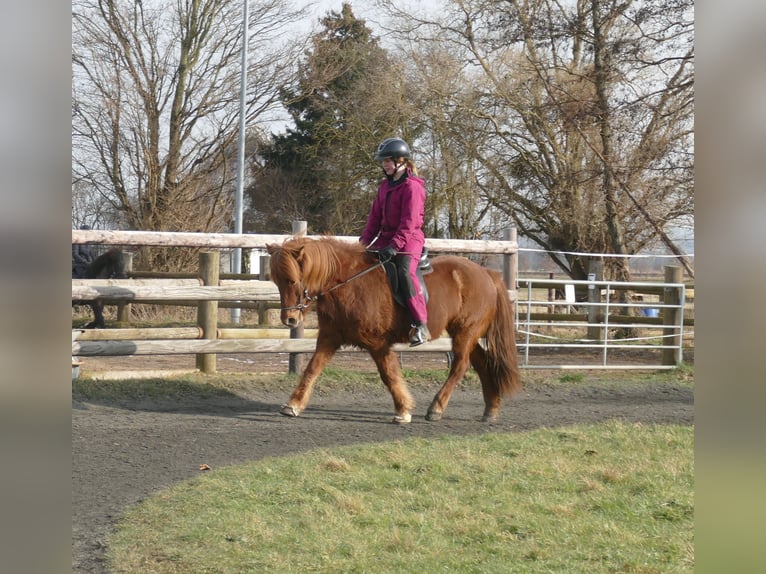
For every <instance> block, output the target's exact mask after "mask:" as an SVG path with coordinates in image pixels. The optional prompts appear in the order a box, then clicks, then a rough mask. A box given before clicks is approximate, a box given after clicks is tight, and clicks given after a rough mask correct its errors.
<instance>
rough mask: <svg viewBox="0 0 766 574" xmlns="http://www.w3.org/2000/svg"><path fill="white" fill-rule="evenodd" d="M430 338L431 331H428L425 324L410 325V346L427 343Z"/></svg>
mask: <svg viewBox="0 0 766 574" xmlns="http://www.w3.org/2000/svg"><path fill="white" fill-rule="evenodd" d="M430 339H431V333H429V332H428V327H427V326H426V325H412V328H411V329H410V347H417V346H418V345H422V344H423V343H427V342H428V341H429V340H430Z"/></svg>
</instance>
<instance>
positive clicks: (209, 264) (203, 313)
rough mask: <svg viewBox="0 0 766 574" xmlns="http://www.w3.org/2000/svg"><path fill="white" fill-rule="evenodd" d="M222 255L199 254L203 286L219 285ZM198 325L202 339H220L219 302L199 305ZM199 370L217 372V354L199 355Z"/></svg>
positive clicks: (204, 302) (212, 252) (205, 252)
mask: <svg viewBox="0 0 766 574" xmlns="http://www.w3.org/2000/svg"><path fill="white" fill-rule="evenodd" d="M219 266H220V253H219V252H218V251H202V252H200V254H199V276H200V279H201V280H202V284H203V285H213V286H217V285H218V275H219ZM197 325H199V326H200V328H202V338H204V339H217V338H218V301H200V302H199V303H197ZM196 362H197V368H198V369H199V370H200V371H202V372H203V373H205V374H208V375H211V374H213V373H215V372H216V355H215V353H197V357H196Z"/></svg>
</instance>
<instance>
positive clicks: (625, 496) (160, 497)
mask: <svg viewBox="0 0 766 574" xmlns="http://www.w3.org/2000/svg"><path fill="white" fill-rule="evenodd" d="M693 514H694V500H693V428H691V427H682V426H672V425H667V426H666V425H659V426H650V425H638V424H625V423H621V422H609V423H604V424H600V425H593V426H590V425H582V426H572V427H566V428H557V429H542V430H536V431H531V432H527V433H513V434H483V435H479V436H474V437H450V436H447V437H442V438H437V439H428V440H426V439H420V438H418V439H408V440H404V441H397V442H391V443H384V444H373V445H358V446H353V447H342V448H337V449H331V450H317V451H312V452H308V453H303V454H300V455H295V456H291V457H286V458H278V459H265V460H261V461H257V462H253V463H250V464H246V465H242V466H237V467H228V468H220V469H213V470H212V471H210V472H207V473H205V474H203V475H201V476H199V477H198V478H196V479H194V480H191V481H189V482H186V483H183V484H180V485H178V486H175V487H173V488H171V489H168V490H166V491H162V492H160V493H158V494H156V495H154V496H152V497H150V498H148V499H147V500H146V501H144V502H143V503H141V504H139V505H137V506H135V507H132V508H130V509H129V510H128V511H127V512H126V514H125V515H124V517H123V519H122V520H121V522H120V523H119V525H118V528H117V530H116V531H115V533H113V535H112V536H111V537H110V538H109V540H108V549H109V550H108V554H109V558H110V561H111V567H112V568H113V571H114V572H116V573H122V572H131V573H133V572H156V573H184V574H189V573H202V572H216V573H219V574H227V573H237V574H240V573H242V572H280V573H283V572H327V573H335V572H359V573H363V572H370V573H378V572H381V573H383V572H476V573H479V572H520V573H522V572H523V573H525V574H526V573H531V574H534V573H538V572H540V573H543V572H546V573H547V572H567V573H587V574H593V573H594V572H635V573H644V574H647V573H672V572H692V571H693V568H694V551H693Z"/></svg>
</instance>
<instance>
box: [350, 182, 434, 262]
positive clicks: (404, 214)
mask: <svg viewBox="0 0 766 574" xmlns="http://www.w3.org/2000/svg"><path fill="white" fill-rule="evenodd" d="M425 204H426V188H425V182H424V181H423V180H422V179H421V178H419V177H418V176H416V175H413V174H412V172H411V171H410V170H407V177H405V178H403V179H401V180H399V181H398V182H395V183H393V184H392V183H390V182H389V181H388V180H387V179H384V180H383V181H382V182H380V186H379V187H378V194H377V196H376V197H375V201H373V203H372V207H371V208H370V214H369V216H368V217H367V225H365V227H364V231H362V235H361V237H360V238H359V241H360V242H361V243H363V244H364V245H370V242H371V241H372V240H373V239H375V236H376V235H377V236H378V238H377V239H375V243H374V244H373V245H371V246H370V247H372V248H374V249H382V248H384V247H388V246H389V245H392V246H393V247H394V248H395V249H396V250H397V251H399V252H404V253H408V254H410V255H412V256H413V257H416V258H419V257H420V252H421V251H422V250H423V245H424V244H425V240H426V238H425V234H424V233H423V218H424V217H425ZM378 234H379V235H378Z"/></svg>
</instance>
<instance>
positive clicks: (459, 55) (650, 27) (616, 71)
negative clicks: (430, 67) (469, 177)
mask: <svg viewBox="0 0 766 574" xmlns="http://www.w3.org/2000/svg"><path fill="white" fill-rule="evenodd" d="M387 5H388V7H389V11H390V12H392V13H396V12H397V10H396V9H395V7H394V6H393V5H392V3H387ZM398 13H399V14H400V15H403V16H405V17H404V18H402V19H398V20H397V21H396V25H395V26H394V27H393V29H394V30H398V31H399V32H400V35H401V37H403V38H405V39H406V41H407V44H406V45H416V44H417V45H420V46H423V45H429V44H432V43H439V44H440V45H442V46H449V49H450V51H451V52H452V53H453V57H454V59H455V60H457V61H462V62H466V65H465V73H466V75H468V76H469V77H470V85H471V86H472V93H473V97H472V98H465V99H464V100H463V103H464V105H465V106H466V107H465V108H464V109H463V112H464V113H463V114H460V115H458V116H457V117H458V118H468V117H469V116H470V120H465V121H463V120H462V119H461V123H460V130H459V131H457V130H456V131H454V133H453V135H454V136H459V135H461V134H463V135H462V138H463V141H464V142H465V144H466V148H470V149H475V154H471V155H469V156H466V161H470V162H472V163H473V162H477V166H476V167H475V168H474V167H472V170H473V173H474V174H475V181H476V184H477V186H478V188H479V189H480V190H481V192H480V193H481V196H482V198H483V201H484V202H486V204H487V205H488V206H489V207H491V209H492V210H497V211H499V212H500V213H502V214H504V215H505V216H506V217H507V218H508V219H510V220H512V221H513V222H514V223H515V225H516V226H517V227H518V228H519V231H520V234H521V235H524V236H526V237H529V238H531V239H532V240H533V241H534V242H535V243H537V244H538V245H540V246H541V247H543V248H544V249H546V250H548V251H552V252H559V253H554V254H553V258H554V260H555V261H556V263H557V264H558V265H559V266H560V267H561V268H562V269H563V270H564V271H565V272H566V273H568V274H569V275H570V276H572V277H573V278H575V279H585V278H586V276H587V271H588V261H587V259H586V258H584V257H582V256H581V255H579V253H582V252H590V253H601V252H604V253H613V254H617V255H624V254H630V253H635V252H637V251H640V250H641V249H642V248H644V247H646V246H647V245H651V244H653V243H654V242H655V241H657V240H659V241H661V242H662V243H663V244H665V245H666V246H667V247H668V248H669V249H670V250H671V251H674V252H677V253H680V250H679V249H678V248H677V246H675V244H674V243H673V241H672V240H671V239H670V237H671V235H670V231H671V230H672V229H673V228H674V227H676V226H680V225H689V222H690V221H691V220H692V218H693V209H694V204H693V178H692V171H693V151H692V148H693V20H692V3H691V0H674V1H672V2H667V1H664V0H642V1H639V0H625V1H623V2H617V1H612V0H577V1H576V2H571V3H565V4H561V3H558V2H554V1H553V0H527V1H523V2H522V1H521V0H509V1H504V2H499V1H497V0H450V1H448V2H446V3H445V10H443V11H441V13H440V14H441V17H440V18H439V19H438V20H437V19H428V18H426V17H420V16H418V15H416V14H405V12H404V11H401V10H400V11H399V12H398ZM416 41H417V42H416ZM420 49H421V48H418V50H420ZM561 252H566V254H565V253H561ZM682 262H683V263H684V264H685V265H686V266H687V271H688V272H689V273H690V274H692V273H693V269H691V267H690V266H689V265H688V262H686V261H684V260H682ZM605 266H606V269H607V272H608V274H611V275H612V276H614V277H619V278H621V279H627V278H628V277H629V271H628V269H627V265H626V261H625V260H624V259H622V258H620V257H617V258H609V259H608V260H607V261H606V264H605Z"/></svg>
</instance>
